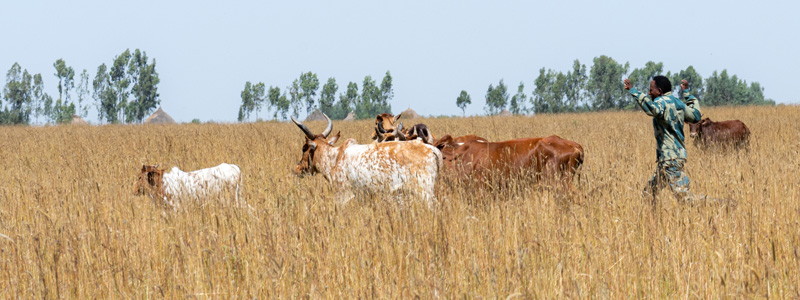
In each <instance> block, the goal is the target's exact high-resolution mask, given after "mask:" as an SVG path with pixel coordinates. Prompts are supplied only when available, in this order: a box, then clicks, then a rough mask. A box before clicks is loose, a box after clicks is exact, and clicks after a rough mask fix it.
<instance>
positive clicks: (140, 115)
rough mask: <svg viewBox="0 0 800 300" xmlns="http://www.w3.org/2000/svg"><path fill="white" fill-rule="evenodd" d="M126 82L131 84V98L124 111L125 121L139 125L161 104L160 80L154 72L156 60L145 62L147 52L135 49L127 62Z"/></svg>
mask: <svg viewBox="0 0 800 300" xmlns="http://www.w3.org/2000/svg"><path fill="white" fill-rule="evenodd" d="M128 80H129V82H130V83H131V84H132V85H131V90H130V94H131V96H133V99H131V101H130V103H128V105H127V108H126V110H125V121H126V122H136V123H141V122H142V120H144V118H145V117H146V116H148V115H150V113H152V112H153V111H154V110H155V109H156V107H158V105H159V104H160V103H161V100H160V99H159V98H158V97H159V94H158V84H159V83H160V82H161V80H160V79H159V78H158V72H157V71H156V60H155V59H153V60H152V61H151V62H150V63H148V62H147V52H144V51H139V49H136V50H135V51H134V52H133V54H132V55H131V56H130V60H129V62H128Z"/></svg>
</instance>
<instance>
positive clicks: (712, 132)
mask: <svg viewBox="0 0 800 300" xmlns="http://www.w3.org/2000/svg"><path fill="white" fill-rule="evenodd" d="M699 133H700V138H701V139H702V141H703V142H705V143H717V144H732V145H734V146H744V145H746V144H747V143H748V142H749V138H750V129H749V128H747V125H745V124H744V122H742V121H740V120H727V121H720V122H711V124H709V125H707V126H701V127H700V132H699Z"/></svg>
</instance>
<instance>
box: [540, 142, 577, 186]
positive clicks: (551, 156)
mask: <svg viewBox="0 0 800 300" xmlns="http://www.w3.org/2000/svg"><path fill="white" fill-rule="evenodd" d="M534 153H535V156H536V162H537V164H536V171H537V172H538V173H540V174H552V175H555V174H561V177H562V178H564V179H568V178H569V177H571V176H572V175H573V174H574V173H575V172H576V171H577V169H578V168H580V166H581V165H583V158H584V157H583V155H584V154H583V147H581V145H580V144H578V143H576V142H574V141H570V140H567V139H563V138H561V137H559V136H557V135H551V136H548V137H546V138H543V139H542V140H541V141H539V143H538V144H537V145H536V148H535V149H534Z"/></svg>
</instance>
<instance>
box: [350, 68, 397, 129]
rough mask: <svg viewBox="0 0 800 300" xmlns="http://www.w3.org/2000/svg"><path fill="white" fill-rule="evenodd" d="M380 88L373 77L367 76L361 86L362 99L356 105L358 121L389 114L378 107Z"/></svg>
mask: <svg viewBox="0 0 800 300" xmlns="http://www.w3.org/2000/svg"><path fill="white" fill-rule="evenodd" d="M379 94H380V88H378V86H377V85H376V84H375V80H373V79H372V76H369V75H367V76H365V77H364V82H363V84H362V86H361V97H360V99H359V101H358V102H357V104H356V109H355V114H356V118H358V119H369V118H374V117H375V116H376V115H378V114H381V113H385V112H389V113H391V111H385V110H382V109H381V108H380V107H378V105H377V104H378V103H377V102H378V98H379Z"/></svg>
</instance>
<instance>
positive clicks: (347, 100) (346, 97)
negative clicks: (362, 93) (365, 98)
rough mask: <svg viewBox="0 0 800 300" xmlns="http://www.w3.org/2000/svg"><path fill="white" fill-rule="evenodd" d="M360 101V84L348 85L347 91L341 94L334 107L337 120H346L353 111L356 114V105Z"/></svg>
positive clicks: (350, 83)
mask: <svg viewBox="0 0 800 300" xmlns="http://www.w3.org/2000/svg"><path fill="white" fill-rule="evenodd" d="M358 101H359V100H358V84H357V83H355V82H352V81H351V82H349V83H348V84H347V90H346V91H345V92H344V93H342V94H339V101H337V102H336V104H335V105H334V107H333V110H334V112H335V113H334V115H335V116H337V119H339V117H341V118H342V119H343V118H346V117H347V115H348V114H349V113H350V112H351V111H352V112H355V104H356V103H358Z"/></svg>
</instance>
